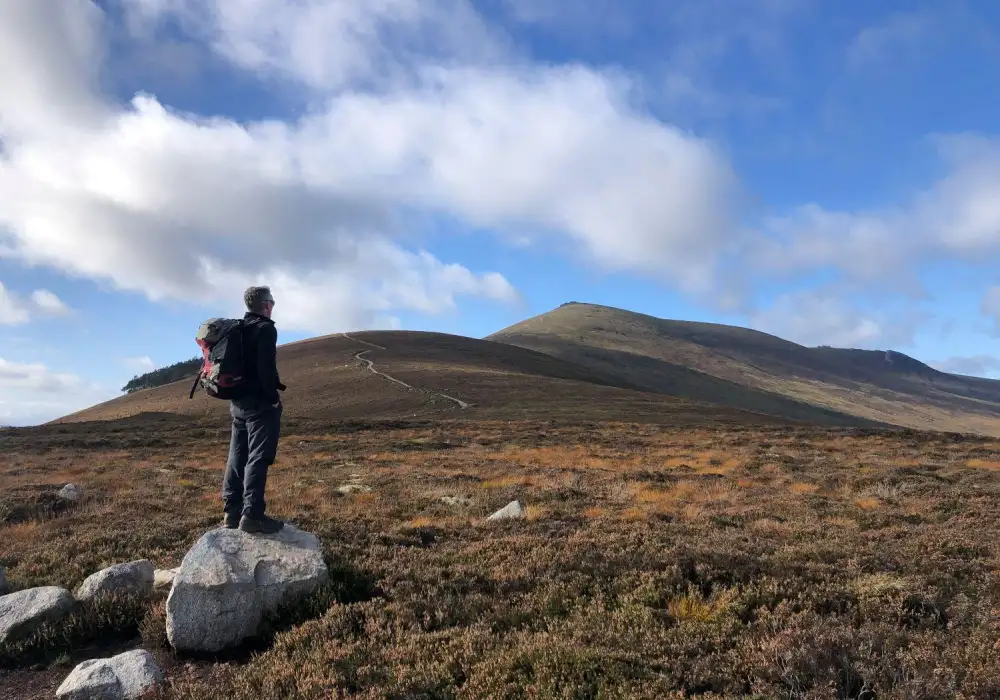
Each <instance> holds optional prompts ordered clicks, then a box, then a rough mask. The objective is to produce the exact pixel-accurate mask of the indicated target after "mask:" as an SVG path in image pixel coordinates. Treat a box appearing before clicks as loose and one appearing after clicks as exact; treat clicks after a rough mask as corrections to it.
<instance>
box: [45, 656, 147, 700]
mask: <svg viewBox="0 0 1000 700" xmlns="http://www.w3.org/2000/svg"><path fill="white" fill-rule="evenodd" d="M162 682H163V671H161V670H160V667H159V666H157V665H156V661H154V660H153V656H152V654H150V653H149V652H148V651H146V650H145V649H135V650H133V651H126V652H125V653H124V654H118V655H117V656H112V657H111V658H108V659H91V660H90V661H84V662H83V663H82V664H80V665H79V666H77V667H76V668H74V669H73V671H72V673H70V674H69V676H67V677H66V680H64V681H63V682H62V685H60V686H59V689H58V690H56V697H57V698H59V699H60V700H90V699H91V698H99V699H100V700H132V699H133V698H138V697H140V696H141V695H142V694H143V693H144V692H145V691H146V690H148V689H149V688H151V687H152V686H154V685H157V684H159V683H162Z"/></svg>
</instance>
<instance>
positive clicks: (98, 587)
mask: <svg viewBox="0 0 1000 700" xmlns="http://www.w3.org/2000/svg"><path fill="white" fill-rule="evenodd" d="M153 572H154V568H153V562H151V561H149V559H139V560H137V561H130V562H127V563H125V564H115V565H114V566H109V567H108V568H106V569H101V570H100V571H98V572H97V573H95V574H91V575H90V576H88V577H87V578H86V579H84V582H83V583H81V584H80V587H79V588H78V589H77V591H76V599H77V600H90V599H91V598H94V597H96V596H99V595H104V594H107V593H116V592H128V593H135V594H137V595H141V596H143V597H146V596H149V595H150V594H151V593H152V592H153Z"/></svg>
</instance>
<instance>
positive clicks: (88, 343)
mask: <svg viewBox="0 0 1000 700" xmlns="http://www.w3.org/2000/svg"><path fill="white" fill-rule="evenodd" d="M997 84H1000V5H998V4H997V3H995V2H988V1H987V0H982V1H978V0H977V1H974V0H948V1H943V0H942V1H939V2H932V1H922V0H909V1H908V2H901V1H900V2H894V1H892V0H886V1H884V2H879V3H860V2H850V3H846V2H841V1H840V0H671V1H670V2H667V0H589V1H584V0H576V1H574V0H32V1H31V2H25V0H0V424H9V425H28V424H34V423H38V422H41V421H45V420H49V419H51V418H54V417H57V416H59V415H63V414H65V413H67V412H70V411H73V410H77V409H80V408H83V407H86V406H89V405H92V404H94V403H97V402H99V401H102V400H106V399H108V398H112V397H114V396H116V395H118V394H120V389H121V387H122V386H123V385H124V383H125V382H126V381H127V380H128V379H129V378H130V377H132V376H133V375H135V374H140V373H142V372H145V371H148V370H150V369H153V368H155V367H159V366H163V365H167V364H171V363H173V362H176V361H179V360H184V359H188V358H190V357H193V356H195V355H196V354H197V347H196V345H195V343H194V335H195V332H196V330H197V327H198V325H199V324H200V322H201V321H202V320H204V319H206V318H209V317H213V316H220V315H221V316H236V315H241V314H242V312H243V306H242V290H243V289H244V288H245V287H246V286H248V285H251V284H269V285H270V286H271V287H272V290H273V293H274V296H275V298H276V301H277V304H276V307H275V320H276V322H277V325H278V329H279V342H290V341H293V340H298V339H301V338H306V337H310V336H314V335H319V334H325V333H334V332H341V331H351V330H362V329H387V328H402V329H415V330H416V329H419V330H432V331H442V332H449V333H459V334H463V335H469V336H473V337H482V336H485V335H487V334H489V333H491V332H493V331H496V330H499V329H501V328H503V327H505V326H507V325H510V324H512V323H515V322H516V321H518V320H521V319H523V318H525V317H528V316H531V315H534V314H538V313H543V312H545V311H548V310H550V309H552V308H554V307H556V306H558V305H559V304H562V303H564V302H567V301H581V302H592V303H599V304H607V305H611V306H618V307H622V308H626V309H630V310H634V311H640V312H643V313H648V314H653V315H655V316H660V317H663V318H678V319H687V320H701V321H710V322H719V323H731V324H737V325H742V326H747V327H752V328H756V329H759V330H762V331H765V332H768V333H773V334H775V335H778V336H781V337H783V338H786V339H788V340H792V341H795V342H799V343H802V344H805V345H834V346H840V347H856V348H875V349H887V348H891V349H894V350H897V351H899V352H904V353H906V354H909V355H911V356H913V357H916V358H917V359H919V360H922V361H924V362H926V363H928V364H930V365H932V366H934V367H937V368H939V369H942V370H945V371H953V372H958V373H964V374H972V375H978V376H988V377H996V376H1000V374H998V373H1000V339H998V333H1000V271H998V267H997V263H998V262H1000V132H998V128H997V126H996V125H997V124H1000V96H998V93H997V90H996V85H997Z"/></svg>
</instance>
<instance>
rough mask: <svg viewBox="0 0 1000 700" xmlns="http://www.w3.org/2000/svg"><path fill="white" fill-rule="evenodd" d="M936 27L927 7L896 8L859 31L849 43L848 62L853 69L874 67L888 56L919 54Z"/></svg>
mask: <svg viewBox="0 0 1000 700" xmlns="http://www.w3.org/2000/svg"><path fill="white" fill-rule="evenodd" d="M934 28H935V21H934V17H933V16H932V15H931V14H930V13H929V12H927V11H914V12H897V13H895V14H893V15H890V16H889V17H888V18H887V19H885V20H884V21H883V22H880V23H879V24H875V25H872V26H870V27H865V28H864V29H862V30H861V31H860V32H858V34H857V35H856V36H855V37H854V39H853V40H852V41H851V43H850V44H849V45H848V47H847V65H848V67H849V68H850V69H851V70H854V71H860V70H871V69H872V68H879V67H881V66H882V65H884V63H885V62H886V61H888V60H893V61H898V60H900V59H902V58H911V57H914V56H917V55H918V54H919V53H920V50H921V48H922V45H923V44H925V42H926V40H927V39H928V38H929V37H931V36H932V34H933V30H934ZM924 48H926V47H924Z"/></svg>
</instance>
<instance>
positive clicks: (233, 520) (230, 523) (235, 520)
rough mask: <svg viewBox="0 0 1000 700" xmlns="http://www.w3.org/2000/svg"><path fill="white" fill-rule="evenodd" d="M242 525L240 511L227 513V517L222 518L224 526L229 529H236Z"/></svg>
mask: <svg viewBox="0 0 1000 700" xmlns="http://www.w3.org/2000/svg"><path fill="white" fill-rule="evenodd" d="M239 526H240V514H239V513H226V517H224V518H223V519H222V527H224V528H226V529H227V530H235V529H236V528H238V527H239Z"/></svg>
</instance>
